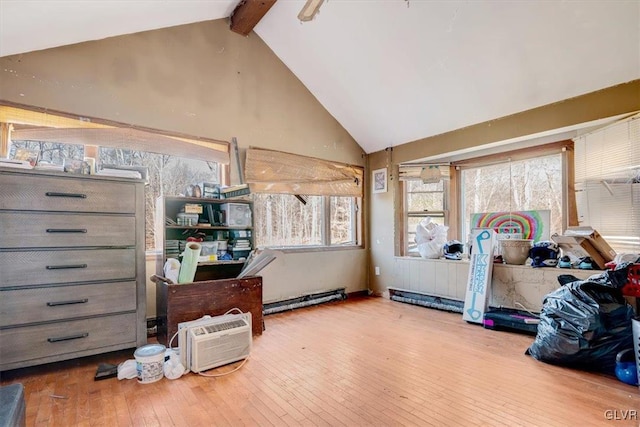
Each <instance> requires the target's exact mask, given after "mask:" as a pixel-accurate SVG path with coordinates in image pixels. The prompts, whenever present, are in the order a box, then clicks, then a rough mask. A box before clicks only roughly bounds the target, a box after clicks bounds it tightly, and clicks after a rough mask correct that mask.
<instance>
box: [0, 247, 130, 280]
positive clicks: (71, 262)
mask: <svg viewBox="0 0 640 427" xmlns="http://www.w3.org/2000/svg"><path fill="white" fill-rule="evenodd" d="M0 271H1V272H2V275H0V288H6V287H9V286H26V285H53V284H59V283H74V282H80V283H81V282H88V281H97V280H125V279H135V277H136V251H135V249H133V248H131V249H86V250H50V251H15V252H0Z"/></svg>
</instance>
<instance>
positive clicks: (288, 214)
mask: <svg viewBox="0 0 640 427" xmlns="http://www.w3.org/2000/svg"><path fill="white" fill-rule="evenodd" d="M253 201H254V204H253V205H254V229H255V237H256V245H257V246H258V247H289V248H292V247H312V246H337V245H356V244H357V241H356V234H357V233H356V230H357V221H356V218H357V216H356V206H357V200H356V198H354V197H336V196H300V195H298V196H297V197H296V196H295V195H290V194H267V193H257V194H254V196H253Z"/></svg>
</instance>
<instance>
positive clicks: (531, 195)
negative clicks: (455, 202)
mask: <svg viewBox="0 0 640 427" xmlns="http://www.w3.org/2000/svg"><path fill="white" fill-rule="evenodd" d="M562 164H563V159H562V154H561V153H558V154H552V155H547V156H541V157H533V158H528V159H523V160H517V161H511V162H509V161H506V162H503V163H497V164H486V165H478V166H466V167H463V168H462V172H461V193H462V194H461V200H462V204H461V215H462V234H461V235H462V236H465V239H466V236H468V234H469V232H470V230H469V222H470V219H471V215H472V214H473V213H481V212H514V211H530V210H549V211H551V212H550V219H551V223H550V229H549V231H550V235H552V234H553V233H559V234H561V233H562V230H563V226H562V224H563V215H562V212H563V188H562V176H563V167H562Z"/></svg>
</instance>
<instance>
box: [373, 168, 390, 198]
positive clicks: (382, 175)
mask: <svg viewBox="0 0 640 427" xmlns="http://www.w3.org/2000/svg"><path fill="white" fill-rule="evenodd" d="M373 192H374V193H386V192H387V168H382V169H376V170H374V171H373Z"/></svg>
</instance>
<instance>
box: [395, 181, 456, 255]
mask: <svg viewBox="0 0 640 427" xmlns="http://www.w3.org/2000/svg"><path fill="white" fill-rule="evenodd" d="M404 188H405V203H406V207H405V212H407V218H406V221H405V223H406V232H405V236H406V243H407V247H406V250H407V253H408V254H410V255H416V256H417V255H418V247H417V244H416V242H415V237H416V227H417V226H418V224H420V221H422V220H424V219H425V218H430V219H431V221H432V222H434V223H436V224H441V225H447V224H448V221H447V215H446V202H447V197H446V191H445V190H446V186H445V180H444V179H441V180H440V181H439V182H436V183H423V182H422V181H421V180H407V181H405V182H404Z"/></svg>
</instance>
